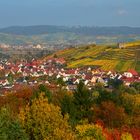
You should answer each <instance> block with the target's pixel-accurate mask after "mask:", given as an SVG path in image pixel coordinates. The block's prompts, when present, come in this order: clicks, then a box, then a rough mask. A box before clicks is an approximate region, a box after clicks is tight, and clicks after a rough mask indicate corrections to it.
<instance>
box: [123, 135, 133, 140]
mask: <svg viewBox="0 0 140 140" xmlns="http://www.w3.org/2000/svg"><path fill="white" fill-rule="evenodd" d="M121 140H133V137H132V135H131V134H129V133H124V134H122V136H121Z"/></svg>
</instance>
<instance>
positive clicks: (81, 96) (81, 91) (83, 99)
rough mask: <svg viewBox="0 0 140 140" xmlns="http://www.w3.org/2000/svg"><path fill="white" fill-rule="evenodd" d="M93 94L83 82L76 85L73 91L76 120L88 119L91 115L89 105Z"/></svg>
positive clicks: (91, 102) (90, 105)
mask: <svg viewBox="0 0 140 140" xmlns="http://www.w3.org/2000/svg"><path fill="white" fill-rule="evenodd" d="M93 101H94V100H93V96H92V93H91V92H90V90H88V89H87V88H86V86H85V85H84V83H83V82H81V81H80V83H79V84H78V85H77V90H76V91H75V92H74V101H73V102H74V104H75V107H76V109H77V112H76V117H77V119H78V120H82V119H90V117H91V116H92V111H91V107H92V104H93Z"/></svg>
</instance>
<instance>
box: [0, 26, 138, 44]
mask: <svg viewBox="0 0 140 140" xmlns="http://www.w3.org/2000/svg"><path fill="white" fill-rule="evenodd" d="M139 39H140V28H136V27H135V28H132V27H82V26H78V27H76V26H75V27H67V26H51V25H40V26H13V27H7V28H3V29H0V43H6V44H16V45H18V44H29V43H31V44H38V43H41V44H46V43H49V44H88V43H93V42H96V43H98V44H101V43H103V44H104V43H117V42H131V41H136V40H139Z"/></svg>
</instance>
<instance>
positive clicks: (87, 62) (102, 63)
mask: <svg viewBox="0 0 140 140" xmlns="http://www.w3.org/2000/svg"><path fill="white" fill-rule="evenodd" d="M138 43H139V44H140V42H136V43H126V44H127V47H126V48H125V49H119V48H118V47H117V45H116V46H108V45H101V46H98V45H97V46H96V45H89V46H82V47H76V48H70V49H65V50H62V51H59V52H57V53H56V55H57V57H64V58H65V59H66V61H67V67H68V68H76V67H82V66H98V67H100V68H101V69H103V70H115V71H120V72H121V71H127V70H128V69H136V70H137V71H138V72H140V46H139V44H138ZM128 44H129V45H128ZM132 44H133V45H132ZM135 45H136V46H135Z"/></svg>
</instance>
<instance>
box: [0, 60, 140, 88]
mask: <svg viewBox="0 0 140 140" xmlns="http://www.w3.org/2000/svg"><path fill="white" fill-rule="evenodd" d="M65 63H66V61H65V59H64V58H49V59H47V60H45V61H44V60H34V59H33V60H32V61H31V62H25V61H23V62H17V63H16V64H15V63H13V62H10V61H7V60H1V61H0V90H8V89H10V90H11V89H17V88H18V87H19V88H20V86H21V85H36V84H48V85H51V84H52V83H51V82H52V81H51V79H52V77H55V79H56V80H57V79H59V78H61V79H62V80H63V81H64V82H65V84H66V86H65V87H66V89H67V90H74V89H76V85H77V84H78V83H79V82H80V80H82V81H83V82H84V84H85V85H86V86H87V87H88V88H89V89H91V88H92V87H93V86H94V85H95V84H96V83H102V84H103V85H104V86H105V87H108V86H109V85H108V81H109V80H110V79H119V80H122V81H123V83H124V84H125V85H127V86H130V85H131V83H133V82H140V76H139V74H138V72H136V71H135V70H128V71H127V72H124V73H117V72H114V71H103V70H100V69H93V68H92V67H84V68H75V69H73V68H69V69H68V68H65V67H64V66H65ZM42 77H44V78H42ZM57 86H59V85H57Z"/></svg>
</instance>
